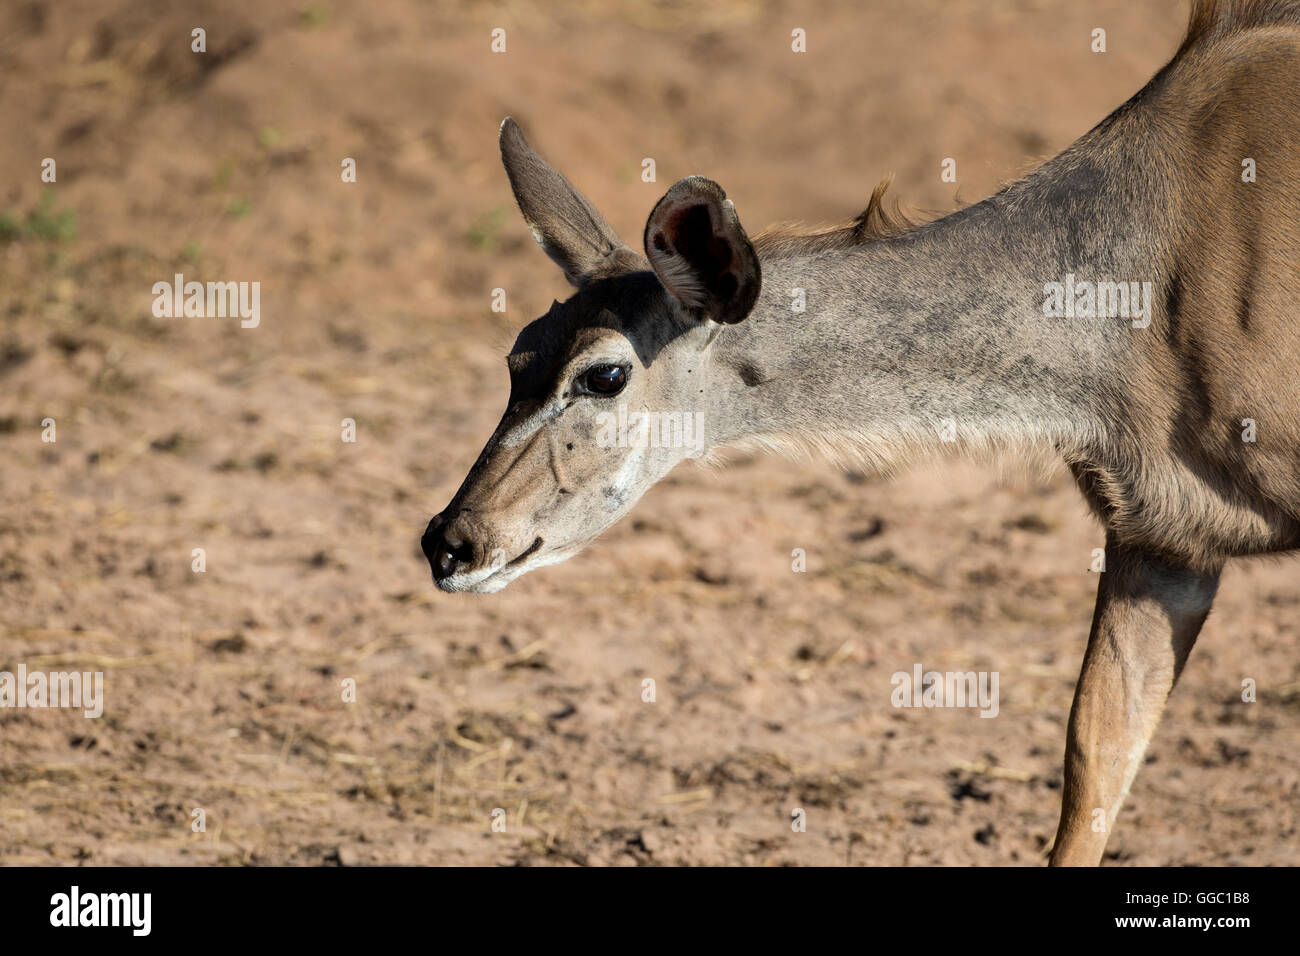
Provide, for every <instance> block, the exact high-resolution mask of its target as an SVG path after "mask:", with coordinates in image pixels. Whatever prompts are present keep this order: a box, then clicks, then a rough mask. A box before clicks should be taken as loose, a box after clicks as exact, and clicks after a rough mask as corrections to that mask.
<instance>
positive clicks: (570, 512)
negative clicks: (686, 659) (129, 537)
mask: <svg viewBox="0 0 1300 956" xmlns="http://www.w3.org/2000/svg"><path fill="white" fill-rule="evenodd" d="M500 146H501V154H502V158H503V160H504V163H505V167H506V171H507V173H508V174H509V177H510V183H511V185H512V187H513V189H514V193H515V197H516V199H517V200H518V203H519V207H520V209H521V211H522V213H523V216H524V219H525V220H526V221H527V223H528V225H529V227H530V228H531V230H532V234H533V236H534V238H535V239H536V240H537V241H538V242H539V243H540V244H541V246H542V248H543V249H544V250H545V251H546V252H547V254H548V255H550V257H551V258H552V259H554V260H555V261H556V262H557V263H558V264H559V265H560V267H561V268H562V269H563V270H564V273H565V275H566V276H567V277H568V279H569V280H570V282H571V283H572V284H573V285H574V286H576V288H577V292H576V294H574V295H573V297H572V298H570V299H569V300H567V301H566V302H563V303H556V304H554V305H553V306H552V307H551V309H550V311H549V312H548V313H547V314H546V315H544V316H542V317H541V318H539V319H537V320H536V321H534V322H532V323H531V324H529V325H528V326H527V327H526V328H524V330H523V331H522V332H521V333H520V335H519V338H518V341H517V342H516V343H515V346H514V348H513V350H512V351H511V353H510V355H509V357H508V364H509V370H510V380H511V390H510V398H509V405H508V409H507V411H506V413H505V416H504V418H503V419H502V421H501V424H500V425H499V426H498V427H497V430H496V432H495V434H493V436H492V437H491V439H490V440H489V441H488V443H487V446H486V448H484V450H483V452H482V454H481V455H480V457H479V459H478V461H477V463H476V464H475V465H474V466H473V469H472V470H471V471H470V473H469V475H468V477H467V478H466V479H465V482H464V484H463V485H462V486H461V488H460V490H459V491H458V492H457V494H456V497H455V499H454V500H453V501H452V502H451V504H450V505H449V506H448V507H447V509H446V510H445V511H443V512H442V513H441V514H440V515H438V516H437V517H435V518H434V519H433V520H432V521H431V522H430V523H429V526H428V529H427V531H426V532H425V535H424V539H423V547H424V550H425V553H426V555H427V556H428V558H429V561H430V564H431V566H432V568H433V576H434V579H435V581H436V582H437V585H438V586H439V587H440V588H441V589H442V590H444V591H479V592H489V591H496V590H498V589H500V588H502V587H504V586H505V585H506V584H507V583H509V582H510V581H512V580H514V579H515V578H517V577H518V576H519V575H521V574H524V573H525V572H527V571H531V570H533V569H534V568H538V567H542V566H544V565H548V564H554V563H556V562H558V561H562V560H564V559H566V558H568V557H571V556H572V555H574V554H576V553H577V552H578V551H580V550H581V549H582V548H583V547H584V546H585V545H586V544H587V543H588V542H590V541H591V540H592V539H593V538H595V537H596V536H597V535H598V534H600V533H601V531H603V530H604V529H605V528H607V527H609V526H610V525H611V524H613V523H614V522H615V521H616V520H617V519H619V518H620V517H621V516H622V515H624V514H625V513H627V511H628V510H629V509H630V508H631V507H632V505H633V504H634V503H635V502H636V500H637V499H638V498H639V497H640V496H641V494H642V493H643V492H644V491H645V490H646V489H647V488H649V487H650V486H651V485H652V484H654V483H655V482H656V481H657V480H659V479H660V478H662V477H663V476H664V475H665V474H667V472H668V471H669V470H670V469H671V468H672V467H673V466H674V465H676V464H677V463H678V461H679V460H680V459H681V458H682V457H684V455H685V449H684V448H682V447H672V446H673V444H674V443H672V442H658V443H654V442H647V441H637V442H610V441H603V442H602V441H598V440H597V437H596V436H597V434H598V432H599V430H600V422H601V420H602V416H604V419H605V420H606V421H607V420H608V415H609V413H610V412H611V410H612V409H614V408H615V407H617V406H618V405H619V404H623V405H626V406H627V408H629V409H632V410H641V411H645V410H650V411H653V410H657V409H660V410H661V409H669V410H674V411H677V412H681V413H700V414H701V420H702V422H703V426H704V434H703V446H704V448H705V449H710V450H711V449H716V448H720V447H721V446H726V445H736V444H741V445H744V444H746V443H748V444H749V445H751V446H760V447H769V448H775V449H778V450H780V449H802V450H808V449H812V450H817V451H823V452H828V453H830V454H832V455H835V456H839V457H841V458H848V459H851V460H853V461H855V462H856V463H857V464H858V465H859V466H861V465H866V466H870V467H872V468H875V469H877V470H882V471H883V470H888V469H893V468H895V467H897V466H899V465H901V464H905V463H906V462H908V461H911V460H915V459H916V458H917V456H918V455H922V454H925V453H928V452H943V451H966V452H975V453H986V454H987V453H992V454H998V455H1003V456H1006V455H1010V456H1014V457H1023V456H1026V455H1031V454H1037V453H1039V452H1047V453H1049V454H1051V455H1054V456H1055V457H1056V458H1057V460H1059V459H1061V458H1063V459H1064V460H1065V462H1066V463H1067V464H1068V466H1069V467H1070V469H1071V470H1072V472H1073V474H1074V476H1075V478H1076V479H1077V482H1078V484H1079V487H1080V489H1081V490H1082V492H1083V494H1084V496H1085V497H1086V498H1087V500H1088V502H1089V503H1090V505H1091V507H1092V509H1093V510H1094V512H1095V513H1096V515H1097V517H1098V518H1099V519H1100V521H1101V522H1102V524H1103V525H1104V526H1105V530H1106V547H1105V550H1104V561H1105V565H1104V572H1103V573H1102V574H1100V576H1099V580H1100V584H1099V587H1098V594H1097V605H1096V610H1095V612H1094V616H1093V621H1092V630H1091V633H1090V635H1089V638H1088V645H1087V650H1086V653H1085V656H1084V661H1083V669H1082V672H1081V674H1080V677H1079V682H1078V686H1077V689H1076V692H1075V697H1074V706H1073V709H1072V711H1071V714H1070V722H1069V730H1068V735H1067V741H1066V752H1065V779H1064V795H1063V800H1062V808H1061V819H1060V825H1059V829H1058V831H1057V835H1056V840H1055V844H1054V846H1053V848H1052V850H1051V862H1052V863H1053V864H1058V865H1059V864H1096V863H1098V862H1100V860H1101V858H1102V854H1103V851H1104V849H1105V845H1106V838H1107V834H1108V832H1109V831H1110V829H1111V827H1112V825H1113V824H1114V821H1115V817H1116V814H1117V813H1118V811H1119V809H1120V805H1121V803H1122V801H1123V800H1124V798H1125V795H1126V794H1127V792H1128V789H1129V786H1130V784H1131V783H1132V781H1133V777H1134V775H1135V774H1136V773H1137V770H1138V767H1139V765H1140V764H1141V763H1142V759H1143V754H1144V751H1145V748H1146V746H1147V743H1148V741H1149V740H1150V738H1151V735H1152V732H1153V731H1154V730H1155V727H1156V723H1157V721H1158V720H1159V717H1160V714H1161V711H1162V710H1163V708H1164V705H1165V700H1166V698H1167V696H1168V695H1169V693H1170V691H1171V689H1172V687H1173V685H1174V682H1175V681H1176V680H1177V678H1178V674H1179V672H1180V670H1181V669H1182V667H1183V664H1184V662H1185V661H1186V660H1187V655H1188V653H1189V652H1190V651H1191V648H1192V645H1193V643H1194V642H1195V640H1196V637H1197V633H1198V632H1199V631H1200V629H1201V625H1202V623H1203V622H1204V621H1205V618H1206V615H1207V614H1208V613H1209V611H1210V605H1211V603H1212V602H1213V600H1214V596H1215V591H1216V588H1217V586H1218V581H1219V573H1220V570H1221V569H1222V567H1223V565H1224V562H1225V560H1226V559H1227V558H1229V557H1234V556H1243V555H1259V554H1267V553H1272V552H1280V551H1285V550H1289V549H1294V548H1297V547H1300V389H1298V388H1297V366H1298V364H1300V321H1297V318H1296V315H1295V304H1296V303H1297V302H1300V4H1297V3H1295V2H1282V0H1234V2H1227V0H1218V2H1216V0H1196V2H1194V3H1193V7H1192V12H1191V19H1190V24H1189V28H1188V32H1187V35H1186V37H1185V39H1184V41H1183V43H1182V45H1181V46H1180V48H1179V49H1178V51H1177V53H1176V54H1175V56H1174V57H1173V59H1172V60H1171V61H1170V62H1169V64H1168V65H1166V66H1165V67H1164V68H1163V69H1162V70H1160V72H1159V73H1157V74H1156V75H1155V77H1154V78H1153V79H1152V80H1151V81H1150V82H1149V83H1148V84H1147V85H1146V86H1145V87H1144V88H1143V89H1142V90H1141V91H1140V92H1139V93H1137V94H1136V95H1135V96H1134V97H1133V98H1132V99H1130V100H1129V101H1128V102H1127V103H1125V104H1124V105H1123V106H1121V107H1120V108H1119V109H1117V110H1115V112H1113V113H1112V114H1111V115H1110V116H1108V117H1107V118H1106V119H1105V120H1104V121H1102V122H1101V123H1100V124H1099V125H1098V126H1096V127H1095V128H1094V129H1092V130H1091V131H1090V132H1088V133H1087V134H1085V135H1084V136H1083V137H1082V138H1081V139H1079V140H1078V141H1077V142H1076V143H1075V144H1074V145H1072V146H1071V147H1069V148H1068V149H1067V150H1065V151H1064V152H1063V153H1061V154H1060V155H1058V156H1056V157H1055V158H1053V159H1051V160H1050V161H1048V162H1047V163H1045V164H1044V165H1042V166H1041V167H1039V168H1038V169H1037V170H1036V171H1035V172H1033V173H1032V174H1030V175H1029V176H1027V177H1025V178H1023V179H1021V180H1019V181H1017V182H1015V183H1013V184H1012V185H1010V186H1008V187H1007V188H1005V189H1003V190H1002V191H1001V192H999V193H997V194H996V195H994V196H992V197H991V198H989V199H986V200H984V201H983V202H980V203H978V204H977V205H974V206H970V207H968V208H965V209H962V210H960V211H958V212H955V213H953V214H951V215H949V216H947V217H945V218H942V219H939V220H937V221H933V222H930V223H928V224H925V225H920V226H911V225H908V224H902V223H898V222H897V221H895V220H893V219H891V218H890V217H889V216H887V215H886V214H885V212H884V207H883V205H882V201H881V195H882V193H883V189H882V188H877V190H876V192H875V194H874V195H873V196H872V200H871V204H870V205H869V206H868V209H867V211H866V212H865V213H863V214H862V215H861V216H859V217H858V219H856V220H855V221H853V222H852V223H849V224H847V225H845V226H842V227H835V228H831V229H826V230H822V231H820V232H813V233H807V234H798V233H797V232H792V231H790V230H777V231H774V232H768V233H765V234H761V235H758V236H756V237H755V239H754V241H753V242H752V243H751V241H750V240H749V239H748V238H747V237H746V234H745V231H744V230H743V229H742V228H741V225H740V220H739V218H738V217H737V214H736V210H735V208H734V207H733V206H732V203H731V201H730V200H729V199H727V198H726V196H725V194H724V193H723V191H722V189H721V188H719V187H718V186H717V185H716V184H715V183H713V182H711V181H710V180H707V179H704V178H701V177H691V178H688V179H683V180H681V181H680V182H678V183H676V184H675V185H674V186H673V187H672V188H670V189H669V190H668V192H667V193H666V194H665V195H664V197H663V198H662V199H661V200H660V201H659V203H658V204H657V205H656V206H655V208H654V210H653V212H651V214H650V218H649V220H648V222H647V224H646V228H645V235H644V248H645V255H644V257H643V256H641V255H639V254H638V253H636V252H634V251H633V250H632V249H630V248H629V247H628V246H626V245H624V244H623V242H622V241H620V240H619V238H618V237H617V236H616V235H615V233H614V232H613V231H612V230H611V229H610V227H609V226H608V225H607V224H606V222H605V220H604V219H603V218H602V217H601V215H600V214H599V213H598V212H597V211H596V210H595V208H594V207H593V206H592V205H591V204H590V203H589V202H588V201H587V200H586V199H585V198H584V197H583V196H582V195H581V194H579V193H578V192H577V191H576V190H575V189H574V188H573V187H572V186H571V185H570V184H569V183H568V181H567V180H565V179H564V178H563V177H562V176H561V175H560V174H559V173H558V172H556V171H555V170H554V169H552V168H551V167H550V166H549V165H547V164H546V162H545V161H543V160H542V159H541V157H539V156H538V155H537V153H535V152H534V151H533V150H532V149H531V148H530V147H529V145H528V144H527V143H526V142H525V140H524V137H523V135H522V134H521V132H520V130H519V127H518V126H517V125H516V124H515V123H514V122H513V121H512V120H510V119H507V120H506V121H505V122H504V123H503V124H502V126H501V130H500ZM1248 168H1253V169H1254V170H1255V171H1256V175H1255V176H1251V175H1248V174H1246V172H1244V171H1245V170H1247V169H1248ZM760 276H761V277H762V282H761V286H760ZM793 290H804V295H805V297H806V310H805V311H803V312H795V311H792V308H791V303H792V301H793V300H792V294H795V293H793ZM1099 299H1100V301H1098V300H1099ZM1144 300H1145V304H1143V302H1144ZM1126 305H1127V310H1126V309H1125V306H1126ZM1117 312H1118V313H1119V314H1118V316H1117V315H1116V313H1117ZM1108 316H1109V317H1108ZM1245 420H1249V421H1245ZM945 439H951V440H950V441H949V440H945ZM1086 563H1087V561H1086V557H1084V558H1081V564H1082V565H1085V566H1086Z"/></svg>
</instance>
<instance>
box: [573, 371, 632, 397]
mask: <svg viewBox="0 0 1300 956" xmlns="http://www.w3.org/2000/svg"><path fill="white" fill-rule="evenodd" d="M583 381H584V382H585V384H586V386H587V388H588V390H590V391H592V392H595V393H596V394H597V395H617V394H618V393H619V392H621V391H623V386H624V385H626V384H627V369H625V368H624V367H623V366H621V365H597V366H596V367H595V368H593V369H590V370H589V371H588V372H587V373H586V375H584V376H583Z"/></svg>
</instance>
